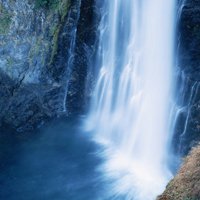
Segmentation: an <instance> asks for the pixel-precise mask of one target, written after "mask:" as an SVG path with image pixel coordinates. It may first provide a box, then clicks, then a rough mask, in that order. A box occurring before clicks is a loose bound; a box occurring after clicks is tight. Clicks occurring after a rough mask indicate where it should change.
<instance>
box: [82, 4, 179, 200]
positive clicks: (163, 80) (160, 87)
mask: <svg viewBox="0 0 200 200" xmlns="http://www.w3.org/2000/svg"><path fill="white" fill-rule="evenodd" d="M97 3H98V4H99V5H98V7H100V8H101V12H102V13H101V15H102V20H101V23H100V27H99V30H100V36H99V51H98V56H97V57H98V58H97V63H96V65H97V67H98V69H99V73H98V77H97V82H96V86H95V89H94V94H93V98H92V101H91V110H90V113H89V116H88V118H87V120H86V128H87V129H88V130H90V131H92V132H94V133H95V134H94V137H95V140H97V142H99V143H102V144H103V145H105V147H106V148H105V152H103V153H102V155H103V156H105V157H106V158H107V161H106V162H105V165H104V166H102V168H101V169H102V170H103V172H104V174H105V177H106V178H107V179H110V180H114V182H113V184H112V189H111V191H110V192H111V193H112V194H113V196H115V197H117V196H118V195H125V196H126V199H136V200H152V199H155V198H156V196H157V195H158V194H159V193H161V192H162V190H163V189H164V187H165V185H166V183H167V181H168V180H169V178H170V177H171V174H170V172H169V170H168V166H167V152H168V148H167V147H168V142H169V141H170V137H171V135H172V134H171V132H170V131H171V130H170V126H169V118H170V113H169V110H170V109H171V108H170V99H171V96H172V94H171V93H172V88H171V79H172V65H173V36H174V8H175V1H174V0H167V1H166V0H145V1H144V0H112V1H102V0H98V2H97Z"/></svg>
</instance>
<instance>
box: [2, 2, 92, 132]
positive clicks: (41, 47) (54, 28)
mask: <svg viewBox="0 0 200 200" xmlns="http://www.w3.org/2000/svg"><path fill="white" fill-rule="evenodd" d="M36 1H37V0H35V1H29V0H15V1H13V0H0V94H1V98H0V104H1V105H0V111H1V112H0V125H1V127H2V126H8V127H12V128H14V129H17V130H18V131H27V130H31V129H33V128H35V127H37V126H39V125H40V124H43V123H45V121H47V120H48V119H51V118H54V117H58V116H63V115H67V114H74V113H80V112H81V111H82V110H83V109H82V107H83V106H84V95H83V91H84V89H85V88H84V87H85V85H84V83H85V79H86V76H85V74H86V72H87V67H88V60H89V58H88V57H87V56H86V55H88V51H87V49H93V48H94V45H95V33H96V30H95V26H94V24H95V22H94V21H92V20H91V18H93V17H94V18H95V12H94V10H95V9H94V7H93V5H94V0H90V1H89V0H88V1H81V0H75V1H69V0H60V1H56V2H57V3H55V4H53V6H43V7H42V6H40V7H37V6H36V3H35V2H36ZM70 2H71V3H70ZM83 13H84V14H83ZM80 15H81V18H80ZM83 21H84V26H83ZM93 26H94V27H93ZM83 32H85V33H84V35H83V34H82V33H83ZM73 43H74V45H72V44H73ZM83 46H84V47H87V48H85V49H83V48H82V47H83ZM79 49H82V50H79ZM78 54H79V55H80V54H81V57H80V56H79V55H78ZM89 54H90V58H91V57H92V56H93V54H94V51H92V50H91V51H90V52H89ZM83 60H84V62H83ZM66 86H68V87H69V88H70V89H67V90H66ZM80 87H81V90H80ZM65 93H67V94H65ZM66 96H67V97H68V96H69V99H70V101H69V102H68V103H67V104H66V106H67V110H68V111H69V112H68V113H67V112H65V109H64V107H63V105H64V104H65V103H64V100H65V99H66V100H67V98H66Z"/></svg>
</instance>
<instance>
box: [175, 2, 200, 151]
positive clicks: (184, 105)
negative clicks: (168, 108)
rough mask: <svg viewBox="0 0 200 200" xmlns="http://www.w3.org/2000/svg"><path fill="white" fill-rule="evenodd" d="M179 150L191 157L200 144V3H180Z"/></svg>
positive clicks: (177, 148)
mask: <svg viewBox="0 0 200 200" xmlns="http://www.w3.org/2000/svg"><path fill="white" fill-rule="evenodd" d="M179 2H180V5H179V15H178V27H177V37H178V38H177V39H178V41H177V44H178V62H177V63H178V64H177V74H178V75H177V88H176V94H175V96H176V99H177V106H178V108H177V110H178V112H179V114H178V118H177V123H176V127H175V137H174V146H175V149H176V150H175V151H176V152H177V153H180V154H187V153H188V151H189V150H190V149H191V147H192V146H194V145H196V144H197V143H198V142H199V141H200V1H199V0H183V1H179Z"/></svg>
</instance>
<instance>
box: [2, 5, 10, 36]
mask: <svg viewBox="0 0 200 200" xmlns="http://www.w3.org/2000/svg"><path fill="white" fill-rule="evenodd" d="M11 17H12V16H11V14H10V13H9V12H8V11H7V10H6V9H5V8H4V7H3V5H2V4H0V35H2V34H6V33H7V32H8V30H9V28H10V24H11Z"/></svg>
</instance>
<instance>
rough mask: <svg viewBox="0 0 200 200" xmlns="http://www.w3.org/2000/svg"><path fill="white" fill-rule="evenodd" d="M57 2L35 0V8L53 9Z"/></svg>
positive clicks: (52, 0) (57, 0)
mask: <svg viewBox="0 0 200 200" xmlns="http://www.w3.org/2000/svg"><path fill="white" fill-rule="evenodd" d="M58 4H59V0H35V7H36V8H50V9H55V8H57V6H58Z"/></svg>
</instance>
